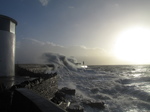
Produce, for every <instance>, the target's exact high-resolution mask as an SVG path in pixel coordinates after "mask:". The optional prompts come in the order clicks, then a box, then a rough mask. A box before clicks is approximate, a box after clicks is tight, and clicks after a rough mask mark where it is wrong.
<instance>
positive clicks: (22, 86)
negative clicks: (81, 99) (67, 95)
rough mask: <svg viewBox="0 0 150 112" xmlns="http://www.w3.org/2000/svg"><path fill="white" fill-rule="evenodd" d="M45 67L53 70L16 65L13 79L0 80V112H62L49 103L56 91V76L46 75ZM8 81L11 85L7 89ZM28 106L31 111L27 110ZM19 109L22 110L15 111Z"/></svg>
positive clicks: (54, 74) (36, 66) (42, 66)
mask: <svg viewBox="0 0 150 112" xmlns="http://www.w3.org/2000/svg"><path fill="white" fill-rule="evenodd" d="M47 67H48V69H53V67H52V66H50V65H49V66H46V65H16V69H15V70H16V76H15V77H12V78H8V77H6V78H4V79H2V78H1V80H3V83H1V82H0V112H21V111H24V110H26V112H27V111H28V112H49V111H50V110H51V109H54V110H53V111H52V110H51V111H52V112H57V110H60V112H63V111H64V110H62V109H60V108H59V107H58V106H57V105H55V104H54V103H52V102H51V101H50V100H51V99H52V98H53V97H54V94H55V93H56V91H58V85H57V80H58V76H57V73H49V74H48V73H46V72H45V70H46V69H47ZM9 81H11V82H12V84H13V85H12V86H9V87H7V86H6V85H7V83H6V82H9ZM34 96H35V97H34ZM39 105H43V106H42V107H41V106H39ZM30 106H31V107H32V109H29V108H28V107H30ZM20 107H21V108H22V110H16V109H18V108H20ZM51 107H53V108H51ZM33 110H35V111H33ZM47 110H49V111H47ZM58 112H59V111H58Z"/></svg>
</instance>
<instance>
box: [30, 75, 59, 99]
mask: <svg viewBox="0 0 150 112" xmlns="http://www.w3.org/2000/svg"><path fill="white" fill-rule="evenodd" d="M30 89H31V90H32V91H34V92H35V93H37V94H39V95H41V96H43V97H44V98H46V99H48V100H50V99H51V98H52V97H54V94H55V93H56V91H58V84H57V75H55V76H53V77H51V78H48V79H46V80H44V81H42V82H41V83H39V84H37V85H35V86H33V87H32V88H30Z"/></svg>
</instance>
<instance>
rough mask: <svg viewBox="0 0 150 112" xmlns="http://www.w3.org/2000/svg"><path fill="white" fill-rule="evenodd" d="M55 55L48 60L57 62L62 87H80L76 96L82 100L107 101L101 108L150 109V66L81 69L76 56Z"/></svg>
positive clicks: (110, 111) (88, 111) (116, 111)
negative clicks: (76, 61)
mask: <svg viewBox="0 0 150 112" xmlns="http://www.w3.org/2000/svg"><path fill="white" fill-rule="evenodd" d="M50 56H51V55H48V56H47V58H48V57H50ZM52 57H53V58H51V59H49V58H48V60H49V62H50V61H51V62H53V64H54V65H55V66H56V71H57V73H58V74H59V77H60V78H59V83H58V84H59V88H62V87H69V88H73V89H76V100H77V101H78V102H79V103H80V104H81V102H82V101H83V100H85V99H86V100H93V101H104V102H105V104H106V108H105V109H104V110H101V111H103V112H139V111H140V112H147V111H149V110H150V103H149V102H150V88H149V87H150V83H149V82H150V72H149V70H150V66H146V65H145V66H138V65H137V66H89V67H88V68H87V69H78V67H77V66H76V65H75V64H74V61H73V60H75V59H71V58H70V59H68V58H67V57H64V56H62V55H52ZM70 60H72V61H70ZM81 105H82V104H81ZM83 106H84V105H83ZM84 108H85V112H99V111H100V110H98V109H96V108H90V107H88V106H86V107H84Z"/></svg>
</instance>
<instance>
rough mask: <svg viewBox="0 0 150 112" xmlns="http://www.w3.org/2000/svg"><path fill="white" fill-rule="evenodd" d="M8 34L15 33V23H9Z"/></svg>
mask: <svg viewBox="0 0 150 112" xmlns="http://www.w3.org/2000/svg"><path fill="white" fill-rule="evenodd" d="M10 32H11V33H15V23H13V22H12V21H10Z"/></svg>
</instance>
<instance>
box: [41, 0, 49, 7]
mask: <svg viewBox="0 0 150 112" xmlns="http://www.w3.org/2000/svg"><path fill="white" fill-rule="evenodd" d="M49 1H50V0H39V2H40V3H41V4H42V6H47V5H48V3H49Z"/></svg>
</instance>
